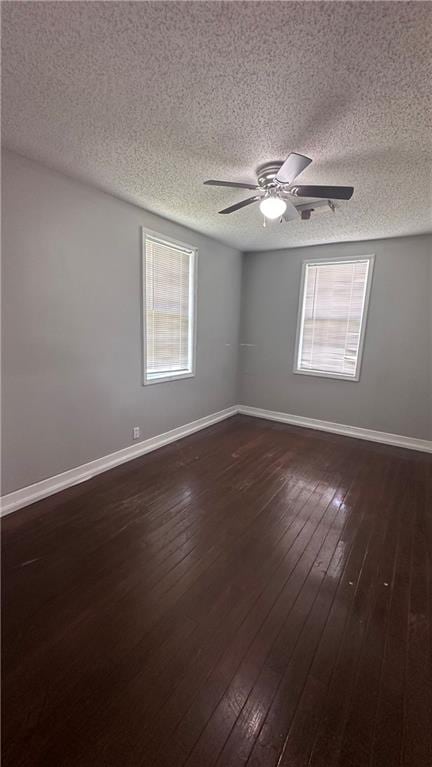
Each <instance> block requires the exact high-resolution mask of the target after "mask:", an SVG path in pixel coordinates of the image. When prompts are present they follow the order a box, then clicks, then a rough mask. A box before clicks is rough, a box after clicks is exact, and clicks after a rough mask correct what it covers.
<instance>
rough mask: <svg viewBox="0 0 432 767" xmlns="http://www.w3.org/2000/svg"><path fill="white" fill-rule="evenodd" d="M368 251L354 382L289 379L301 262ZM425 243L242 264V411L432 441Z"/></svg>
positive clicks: (325, 250)
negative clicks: (367, 288) (363, 326)
mask: <svg viewBox="0 0 432 767" xmlns="http://www.w3.org/2000/svg"><path fill="white" fill-rule="evenodd" d="M369 253H375V254H376V258H375V269H374V276H373V282H372V290H371V297H370V304H369V317H368V323H367V330H366V338H365V346H364V355H363V365H362V370H361V375H360V381H359V382H358V383H357V382H352V381H337V380H332V379H327V378H317V377H314V376H305V375H296V374H294V373H293V365H294V347H295V334H296V324H297V309H298V300H299V286H300V272H301V264H302V260H303V259H305V258H310V257H313V258H316V257H329V256H332V255H339V256H340V255H348V256H349V255H354V254H363V255H365V254H369ZM431 272H432V237H431V236H430V235H426V236H420V237H406V238H398V239H388V240H376V241H369V242H357V243H341V244H338V245H328V246H327V245H321V246H316V247H309V248H297V249H290V250H286V251H272V252H267V253H248V254H246V255H244V257H243V294H242V324H241V341H242V342H243V343H248V344H254V346H250V347H241V355H240V366H239V378H238V393H239V402H241V403H242V404H245V405H251V406H254V407H260V408H265V409H269V410H277V411H282V412H285V413H291V414H295V415H301V416H306V417H309V418H318V419H322V420H326V421H333V422H337V423H342V424H350V425H353V426H361V427H364V428H370V429H378V430H380V431H386V432H391V433H395V434H403V435H406V436H411V437H419V438H423V439H430V438H432V380H431V379H432V361H431V356H432V350H431V345H432V338H431V336H432V298H431V293H432V291H431V286H432V281H431V280H432V274H431Z"/></svg>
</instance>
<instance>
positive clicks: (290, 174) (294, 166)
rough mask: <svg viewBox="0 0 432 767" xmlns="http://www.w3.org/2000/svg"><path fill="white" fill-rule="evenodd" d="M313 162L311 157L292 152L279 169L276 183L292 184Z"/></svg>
mask: <svg viewBox="0 0 432 767" xmlns="http://www.w3.org/2000/svg"><path fill="white" fill-rule="evenodd" d="M311 162H312V160H311V159H310V157H305V156H304V154H297V153H296V152H291V154H289V155H288V157H287V159H286V160H285V162H284V164H283V165H282V166H281V167H280V168H279V170H278V172H277V176H276V181H279V183H280V184H292V182H293V181H294V179H295V178H297V176H299V175H300V173H303V171H304V170H305V168H307V166H308V165H310V164H311Z"/></svg>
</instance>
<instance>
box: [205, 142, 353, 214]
mask: <svg viewBox="0 0 432 767" xmlns="http://www.w3.org/2000/svg"><path fill="white" fill-rule="evenodd" d="M311 162H312V160H311V159H310V158H309V157H305V156H304V155H302V154H297V153H296V152H291V154H289V155H288V157H287V159H286V160H285V162H283V163H282V162H272V163H266V164H265V165H261V166H260V167H259V168H258V170H257V182H258V183H257V184H244V183H241V182H236V181H216V180H215V179H210V180H208V181H204V184H206V185H208V186H225V187H230V188H232V189H252V190H254V191H257V190H259V193H258V194H256V195H254V196H253V197H248V198H247V199H246V200H241V202H237V203H235V204H234V205H230V206H229V207H228V208H224V209H223V210H220V211H219V213H221V214H223V215H225V214H227V213H234V212H235V211H236V210H240V208H245V207H246V206H247V205H252V203H254V202H259V204H260V205H259V207H260V210H261V213H263V214H264V216H265V217H266V218H270V219H276V218H281V217H283V218H284V219H285V220H286V221H290V220H292V219H295V218H297V216H299V215H300V216H301V217H302V218H303V219H308V218H310V212H311V210H313V207H314V206H313V205H312V204H310V206H309V205H306V206H305V204H304V203H302V204H301V205H299V206H296V205H294V203H293V202H292V198H293V197H294V198H296V197H309V198H314V199H315V200H316V199H323V200H328V201H329V206H330V207H331V208H332V210H333V209H334V206H332V203H331V202H330V201H331V200H350V199H351V197H352V195H353V192H354V188H353V187H352V186H297V185H293V182H294V180H295V179H296V178H297V176H299V175H300V173H302V172H303V171H304V170H305V169H306V168H307V167H308V165H310V163H311ZM318 204H319V203H318ZM321 204H322V203H321ZM324 204H325V203H324Z"/></svg>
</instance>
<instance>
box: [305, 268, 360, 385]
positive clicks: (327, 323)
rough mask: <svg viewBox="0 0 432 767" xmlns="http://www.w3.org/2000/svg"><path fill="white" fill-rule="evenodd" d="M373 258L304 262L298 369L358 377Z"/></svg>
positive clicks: (306, 371) (335, 375) (342, 376)
mask: <svg viewBox="0 0 432 767" xmlns="http://www.w3.org/2000/svg"><path fill="white" fill-rule="evenodd" d="M371 273H372V257H371V256H365V257H362V258H355V259H352V260H346V261H341V260H334V261H328V262H321V263H320V262H315V263H313V262H305V263H304V264H303V279H302V295H301V296H300V298H301V303H300V307H301V311H300V315H299V327H298V330H297V362H296V372H298V373H310V374H316V375H324V376H325V375H327V376H330V377H336V378H348V379H351V380H358V377H359V371H360V362H361V359H360V357H361V351H362V344H363V337H364V329H365V321H366V312H367V302H368V296H369V288H370V278H371Z"/></svg>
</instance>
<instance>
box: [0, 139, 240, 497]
mask: <svg viewBox="0 0 432 767" xmlns="http://www.w3.org/2000/svg"><path fill="white" fill-rule="evenodd" d="M2 172H3V179H2V181H3V289H4V296H3V364H4V370H3V374H4V375H3V398H2V406H3V423H2V427H3V429H2V436H3V450H2V454H3V488H2V492H3V493H7V492H11V491H12V490H15V489H17V488H20V487H23V486H25V485H28V484H31V483H32V482H36V481H38V480H40V479H43V478H45V477H49V476H52V475H54V474H57V473H59V472H62V471H64V470H66V469H70V468H73V467H74V466H78V465H80V464H82V463H85V462H86V461H89V460H92V459H94V458H98V457H100V456H103V455H106V454H108V453H111V452H113V451H115V450H118V449H120V448H122V447H125V446H127V445H129V444H130V443H131V442H132V439H131V434H132V427H133V426H140V427H141V432H142V438H143V439H144V438H147V437H151V436H153V435H155V434H160V433H162V432H164V431H167V430H168V429H172V428H174V427H176V426H179V425H182V424H185V423H187V422H189V421H193V420H195V419H197V418H200V417H202V416H205V415H207V414H209V413H214V412H215V411H218V410H221V409H223V408H226V407H228V406H230V405H233V404H235V402H236V366H237V349H238V325H239V305H240V289H241V255H240V254H239V253H238V252H237V251H234V250H232V249H230V248H228V247H225V246H223V245H220V244H218V243H217V242H215V241H213V240H210V239H208V238H206V237H204V236H201V235H199V234H197V233H195V232H192V231H190V230H187V229H184V228H183V227H180V226H177V225H175V224H173V223H171V222H169V221H167V220H163V219H160V218H158V217H157V216H153V215H151V214H150V213H147V212H145V211H143V210H141V209H140V208H137V207H134V206H133V205H129V204H128V203H124V202H121V201H120V200H118V199H115V198H114V197H111V196H109V195H106V194H104V193H102V192H99V191H97V190H96V189H93V188H90V187H88V186H86V185H83V184H81V183H78V182H76V181H73V180H71V179H68V178H66V177H65V176H62V175H60V174H58V173H55V172H52V171H50V170H48V169H47V168H44V167H42V166H40V165H38V164H37V163H33V162H31V161H29V160H26V159H24V158H23V157H20V156H18V155H15V154H13V153H10V152H5V153H4V155H3V167H2ZM143 225H144V226H147V227H149V228H151V229H154V230H155V231H158V232H161V233H163V234H165V235H171V236H173V237H175V238H178V239H180V240H183V241H185V242H187V243H190V244H191V245H194V246H197V247H198V248H199V262H198V355H197V374H196V378H192V379H188V380H184V381H175V382H174V381H173V382H166V383H160V384H155V385H153V386H146V387H143V386H142V385H141V332H140V318H141V314H140V254H141V242H140V227H141V226H143Z"/></svg>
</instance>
